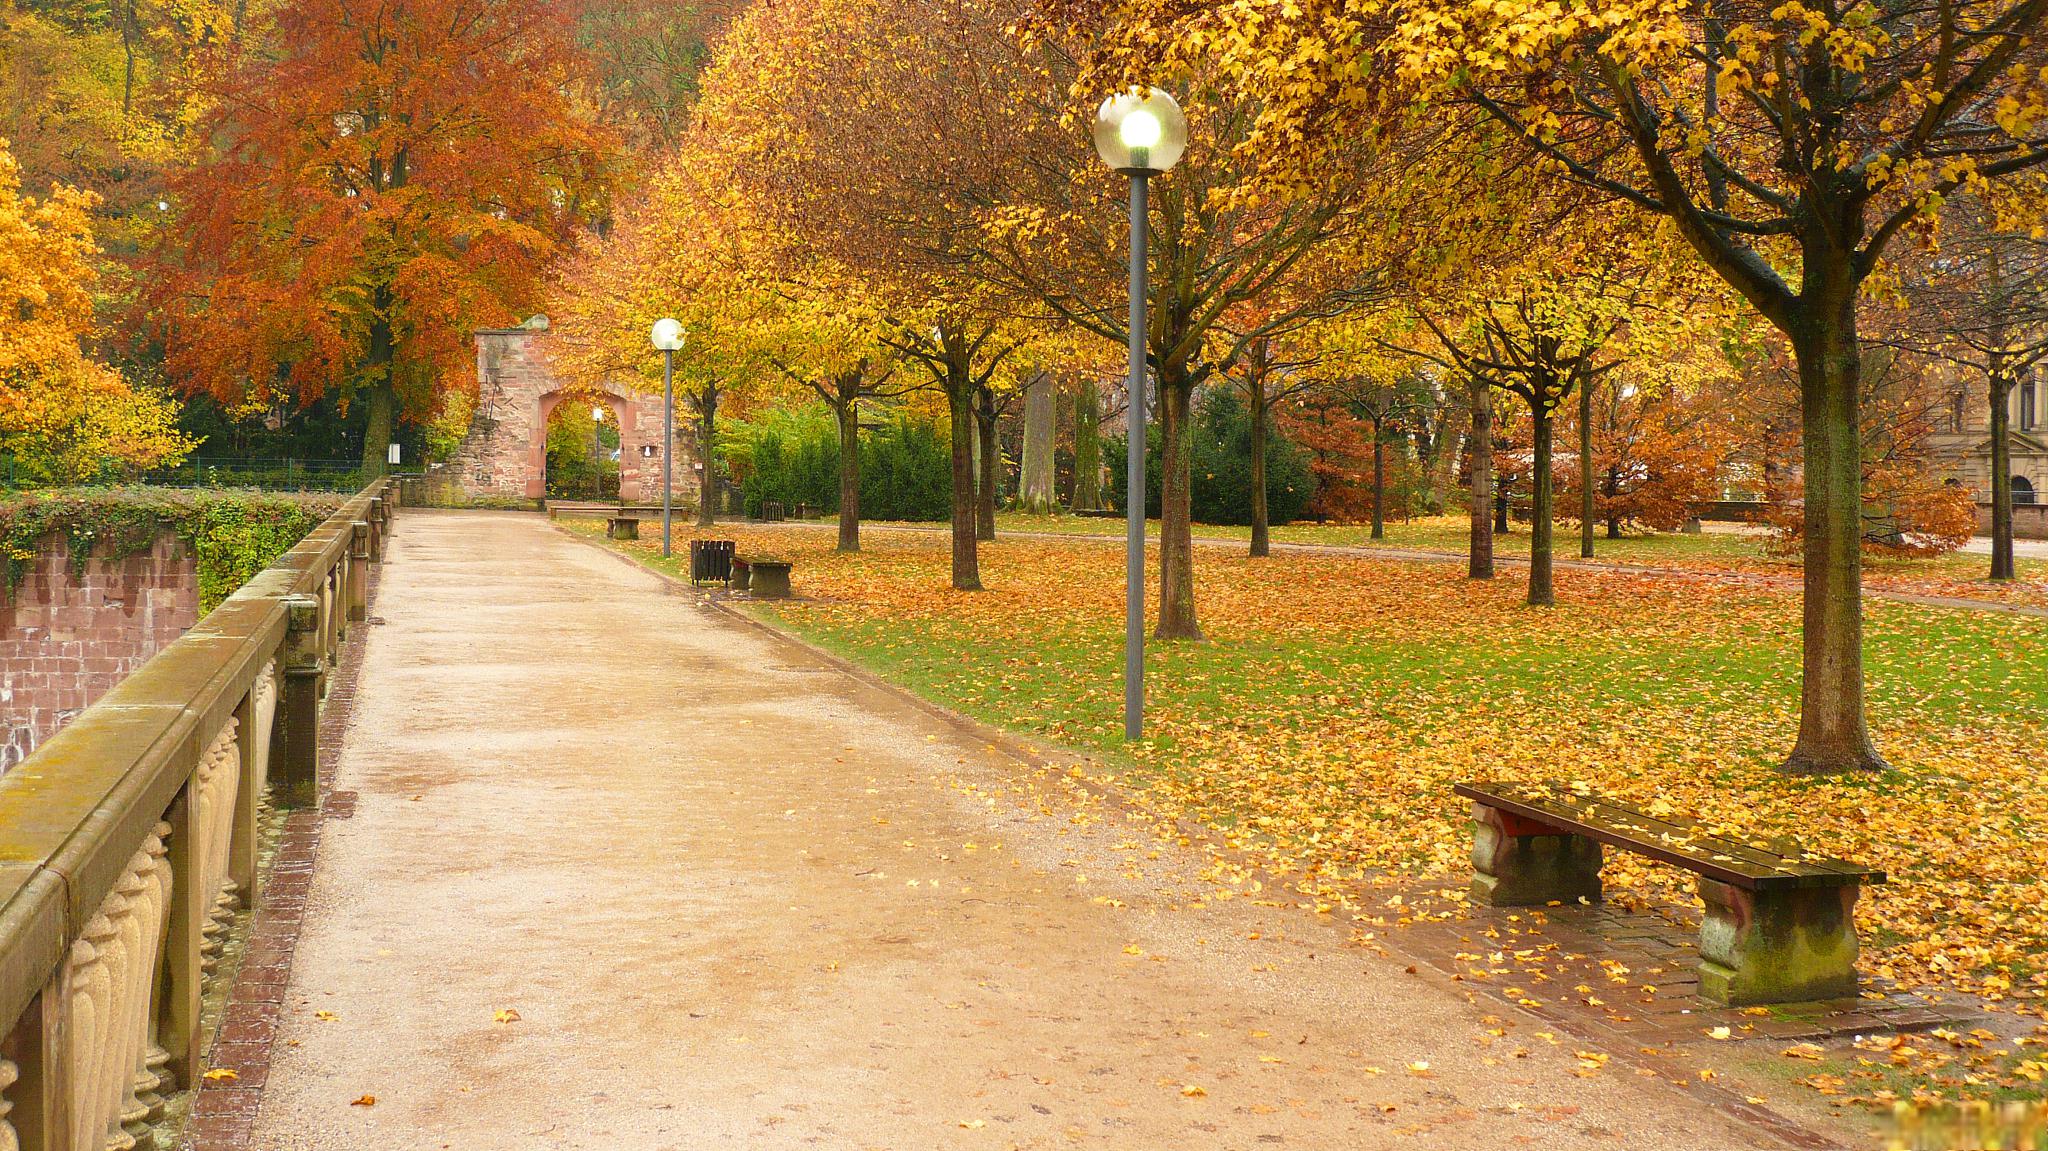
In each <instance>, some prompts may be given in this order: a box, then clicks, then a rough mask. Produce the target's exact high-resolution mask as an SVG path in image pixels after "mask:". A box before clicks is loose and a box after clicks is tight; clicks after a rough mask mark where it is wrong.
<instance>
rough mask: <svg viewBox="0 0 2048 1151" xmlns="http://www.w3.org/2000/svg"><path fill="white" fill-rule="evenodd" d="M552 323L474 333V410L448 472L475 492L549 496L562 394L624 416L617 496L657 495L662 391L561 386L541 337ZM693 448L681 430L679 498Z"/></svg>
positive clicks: (689, 491)
mask: <svg viewBox="0 0 2048 1151" xmlns="http://www.w3.org/2000/svg"><path fill="white" fill-rule="evenodd" d="M547 326H548V321H547V317H546V316H535V317H533V318H532V319H530V320H528V321H526V323H524V324H521V325H520V326H519V327H516V328H487V329H485V330H483V331H479V332H477V333H476V377H477V405H476V412H475V414H474V415H472V417H471V418H470V425H469V431H468V433H467V434H466V435H465V436H464V437H463V439H462V444H461V446H460V447H458V448H457V449H456V451H455V454H454V456H453V457H451V459H450V460H449V462H448V463H447V464H445V465H443V474H444V475H447V476H448V478H449V479H452V480H453V481H454V483H455V485H456V486H457V487H459V488H460V489H461V490H462V491H463V492H464V493H465V494H467V495H469V496H471V497H479V496H483V497H497V498H506V499H519V500H541V499H544V498H546V495H547V455H548V416H549V415H551V414H552V413H553V412H554V410H555V406H556V405H557V404H560V403H561V402H562V401H563V400H565V399H575V400H581V401H587V402H602V403H604V404H605V405H606V406H608V407H609V408H610V409H611V411H612V413H613V414H614V415H615V416H616V417H617V418H618V421H619V424H618V427H619V498H620V500H622V501H625V502H629V503H647V502H653V501H658V500H660V499H661V455H660V444H661V399H660V397H659V396H656V397H654V399H653V401H652V402H650V401H649V400H648V399H647V398H646V397H644V396H641V395H638V394H637V393H635V392H633V391H631V390H630V389H626V388H622V387H618V386H615V385H611V384H607V385H605V386H604V387H603V388H602V389H600V390H599V391H597V392H591V391H589V390H583V389H579V390H576V391H571V390H569V389H566V388H564V387H563V386H562V385H561V383H560V381H558V380H557V379H556V378H555V373H554V371H553V369H552V368H551V367H550V366H549V364H548V361H547V351H546V346H545V343H544V342H543V340H542V336H543V334H544V333H545V332H546V331H547ZM649 448H652V449H653V452H652V454H649V452H648V451H647V450H646V449H649ZM691 454H692V452H691V446H690V442H689V441H688V440H687V439H686V438H685V437H684V436H682V435H680V434H678V435H677V436H676V467H675V478H674V480H673V481H672V484H673V487H672V490H673V492H674V496H675V499H676V502H677V503H678V504H679V505H680V504H681V503H683V502H684V501H685V500H688V499H690V498H691V497H692V496H693V495H694V491H695V489H694V488H693V487H692V486H691V485H690V482H689V477H691V476H692V475H693V474H694V471H693V469H692V466H691V464H692V460H691V458H690V457H691ZM451 473H452V474H451ZM691 506H693V507H694V506H695V505H694V503H693V504H692V505H691Z"/></svg>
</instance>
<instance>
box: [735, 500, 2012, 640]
mask: <svg viewBox="0 0 2048 1151" xmlns="http://www.w3.org/2000/svg"><path fill="white" fill-rule="evenodd" d="M731 522H734V523H741V524H751V523H752V521H745V520H735V521H731ZM753 526H761V525H758V524H756V525H753ZM771 526H774V527H791V528H812V529H820V530H822V529H833V530H836V529H837V525H836V524H834V523H832V522H830V521H826V522H823V523H821V522H818V521H815V520H791V521H787V522H784V523H779V524H774V525H771ZM860 530H862V531H864V532H869V531H884V532H926V533H939V532H946V531H950V530H951V529H950V528H944V527H922V526H919V525H917V524H868V523H864V524H862V525H861V526H860ZM996 534H997V536H998V538H1002V539H1024V540H1092V541H1094V542H1096V543H1113V544H1118V545H1121V544H1122V543H1123V542H1124V537H1123V536H1122V535H1107V534H1097V533H1093V532H1033V531H999V532H997V533H996ZM1146 540H1147V542H1150V543H1154V544H1156V543H1158V538H1157V537H1156V535H1147V536H1146ZM2016 542H2018V541H2016ZM2029 542H2034V541H2029ZM1195 546H1196V547H1200V548H1210V549H1216V548H1228V549H1230V550H1233V551H1244V550H1245V549H1246V548H1247V547H1249V546H1250V544H1249V542H1248V541H1246V540H1233V539H1218V538H1216V537H1214V536H1196V537H1195ZM1272 548H1273V550H1274V551H1275V552H1298V553H1301V554H1304V555H1338V556H1356V557H1358V558H1360V559H1383V560H1399V561H1401V562H1404V563H1458V564H1462V563H1464V562H1465V556H1464V555H1463V553H1460V552H1443V551H1433V550H1431V549H1428V548H1396V547H1366V546H1363V545H1359V544H1310V543H1282V542H1281V541H1279V540H1274V541H1273V544H1272ZM2019 554H2023V555H2025V554H2031V553H2028V552H2021V553H2019ZM2043 554H2044V556H2048V550H2044V553H2043ZM1493 562H1494V565H1495V566H1496V567H1528V566H1529V558H1528V557H1527V556H1512V555H1497V556H1495V557H1494V560H1493ZM1551 564H1552V566H1553V567H1555V568H1556V569H1557V570H1559V571H1574V570H1576V571H1605V572H1622V573H1626V574H1629V575H1651V576H1669V577H1675V578H1679V579H1706V580H1716V581H1719V582H1722V583H1734V584H1748V585H1751V586H1756V587H1770V588H1780V589H1785V590H1790V591H1798V590H1799V588H1800V581H1799V580H1797V579H1795V578H1793V577H1791V576H1781V575H1772V574H1771V573H1769V572H1751V571H1739V570H1733V569H1728V568H1685V567H1669V566H1658V565H1654V564H1634V563H1623V562H1619V561H1615V560H1600V559H1592V560H1586V559H1580V558H1578V557H1577V556H1557V557H1556V558H1554V559H1553V560H1552V561H1551ZM1863 594H1864V595H1866V596H1868V597H1870V598H1871V599H1885V600H1893V601H1895V602H1898V603H1910V604H1918V605H1919V606H1921V607H1939V608H1955V609H1957V610H1961V611H1994V612H2004V613H2006V614H2007V615H2024V616H2032V617H2034V618H2036V619H2048V607H2033V606H2031V605H2027V604H2012V603H1999V602H1997V601H1995V600H1986V599H1970V598H1967V597H1964V596H1940V595H1919V594H1916V593H1914V592H1902V591H1890V590H1887V589H1885V588H1876V587H1870V586H1868V585H1865V586H1864V589H1863Z"/></svg>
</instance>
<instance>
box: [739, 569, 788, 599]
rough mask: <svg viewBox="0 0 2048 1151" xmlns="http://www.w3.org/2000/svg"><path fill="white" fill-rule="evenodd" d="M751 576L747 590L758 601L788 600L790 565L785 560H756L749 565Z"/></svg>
mask: <svg viewBox="0 0 2048 1151" xmlns="http://www.w3.org/2000/svg"><path fill="white" fill-rule="evenodd" d="M747 566H748V568H749V569H750V570H751V573H752V574H751V576H750V577H749V579H748V581H747V590H748V591H749V592H750V593H752V594H753V595H754V597H755V598H757V599H788V598H789V595H790V591H789V567H790V565H789V563H788V562H787V561H783V560H755V561H753V562H752V563H750V564H748V565H747Z"/></svg>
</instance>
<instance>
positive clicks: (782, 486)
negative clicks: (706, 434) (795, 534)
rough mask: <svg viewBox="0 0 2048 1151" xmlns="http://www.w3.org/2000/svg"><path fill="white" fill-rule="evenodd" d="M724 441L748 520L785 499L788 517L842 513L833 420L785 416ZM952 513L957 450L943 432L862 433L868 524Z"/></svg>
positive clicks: (898, 427)
mask: <svg viewBox="0 0 2048 1151" xmlns="http://www.w3.org/2000/svg"><path fill="white" fill-rule="evenodd" d="M722 438H726V439H727V440H728V442H729V443H730V445H731V450H730V451H729V452H728V459H729V460H730V461H731V463H732V465H733V467H734V470H735V471H738V472H740V473H741V475H742V478H741V480H740V493H741V495H742V496H743V497H744V498H745V500H746V505H747V514H748V515H750V516H753V515H759V514H760V512H761V503H762V501H764V500H780V501H781V502H782V506H783V508H784V510H785V511H786V512H794V511H795V510H796V506H797V505H798V504H809V505H810V506H812V507H814V508H817V509H819V510H820V511H821V512H823V513H826V514H832V513H837V512H838V510H839V429H838V428H837V426H836V425H834V424H833V423H832V421H831V419H830V416H829V414H825V415H822V416H821V415H819V414H817V413H815V412H814V413H809V414H808V415H805V414H789V413H784V414H782V415H781V416H779V417H778V418H777V419H775V420H774V421H773V422H764V423H763V424H762V425H760V426H754V427H747V426H742V427H741V428H739V429H738V430H736V431H734V432H730V433H728V434H727V436H726V437H722ZM952 506H953V505H952V447H951V444H950V442H949V441H948V440H947V438H946V434H945V432H944V430H943V429H942V428H941V427H939V426H938V425H936V424H934V423H931V422H929V421H924V420H915V419H910V418H908V417H898V418H897V419H896V420H894V421H892V422H891V423H889V424H887V425H886V426H884V427H882V428H880V429H878V430H873V431H863V432H862V433H861V448H860V514H861V518H862V519H865V520H943V519H946V518H948V517H949V516H951V515H952Z"/></svg>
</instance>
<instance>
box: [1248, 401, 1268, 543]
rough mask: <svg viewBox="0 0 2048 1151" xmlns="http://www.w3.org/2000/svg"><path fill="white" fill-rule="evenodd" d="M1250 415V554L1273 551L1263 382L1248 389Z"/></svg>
mask: <svg viewBox="0 0 2048 1151" xmlns="http://www.w3.org/2000/svg"><path fill="white" fill-rule="evenodd" d="M1248 398H1249V399H1250V400H1251V408H1252V410H1251V417H1252V558H1253V559H1258V558H1259V557H1261V556H1269V555H1272V554H1273V539H1272V534H1273V533H1272V527H1271V522H1270V519H1269V513H1268V511H1267V508H1266V417H1267V413H1266V408H1267V406H1268V402H1267V399H1266V386H1265V384H1264V383H1260V384H1259V386H1257V387H1255V388H1253V389H1252V391H1251V395H1250V396H1249V397H1248Z"/></svg>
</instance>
